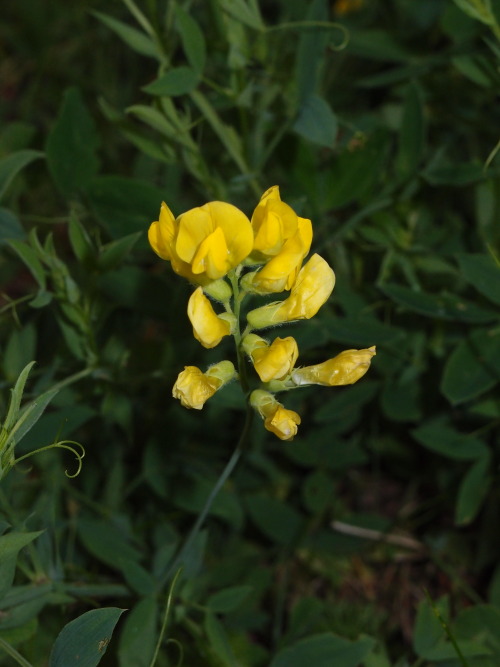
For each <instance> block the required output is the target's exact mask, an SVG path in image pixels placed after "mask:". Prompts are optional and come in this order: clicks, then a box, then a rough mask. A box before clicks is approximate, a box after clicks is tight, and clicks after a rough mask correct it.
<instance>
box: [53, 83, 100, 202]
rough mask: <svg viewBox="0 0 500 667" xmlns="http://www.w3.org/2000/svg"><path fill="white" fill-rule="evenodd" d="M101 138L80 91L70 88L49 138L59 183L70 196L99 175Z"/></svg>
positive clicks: (54, 169)
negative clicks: (98, 156)
mask: <svg viewBox="0 0 500 667" xmlns="http://www.w3.org/2000/svg"><path fill="white" fill-rule="evenodd" d="M97 146H98V138H97V133H96V129H95V125H94V121H93V119H92V117H91V115H90V114H89V112H88V111H87V108H86V107H85V104H84V102H83V99H82V96H81V93H80V91H79V90H78V89H77V88H69V89H67V90H66V92H65V93H64V96H63V101H62V105H61V107H60V110H59V114H58V117H57V119H56V122H55V123H54V125H53V127H52V130H51V131H50V133H49V136H48V139H47V162H48V166H49V170H50V173H51V174H52V177H53V179H54V182H55V184H56V185H57V187H58V188H59V190H60V191H61V193H62V194H63V195H64V196H66V197H72V196H74V195H75V194H76V193H77V192H79V191H82V190H85V188H86V187H87V185H88V184H89V182H90V181H91V179H92V178H93V177H94V176H95V175H96V173H97V170H98V167H99V161H98V159H97V153H96V151H97Z"/></svg>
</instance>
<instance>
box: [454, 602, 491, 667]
mask: <svg viewBox="0 0 500 667" xmlns="http://www.w3.org/2000/svg"><path fill="white" fill-rule="evenodd" d="M453 632H454V633H455V634H456V636H457V637H460V638H462V639H474V638H480V637H481V636H482V637H484V634H485V632H487V633H488V635H489V636H488V640H487V644H488V646H490V647H491V648H493V649H494V651H495V654H496V655H495V658H496V659H497V661H496V662H495V664H498V659H499V658H500V610H499V609H498V608H497V607H496V606H493V605H490V604H475V605H473V606H471V607H469V608H468V609H463V610H462V611H461V612H460V613H459V614H458V616H457V618H456V619H455V622H454V624H453Z"/></svg>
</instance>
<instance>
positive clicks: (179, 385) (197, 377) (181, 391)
mask: <svg viewBox="0 0 500 667" xmlns="http://www.w3.org/2000/svg"><path fill="white" fill-rule="evenodd" d="M221 385H222V381H221V380H219V379H218V378H216V377H207V376H206V375H205V374H204V373H202V372H201V370H200V369H199V368H197V367H196V366H185V367H184V370H183V371H182V372H181V373H179V376H178V378H177V381H176V383H175V384H174V387H173V389H172V396H173V397H174V398H177V399H179V400H180V402H181V405H183V406H184V407H185V408H194V409H195V410H201V409H202V407H203V405H204V404H205V402H206V401H208V399H209V398H210V397H212V396H213V395H214V394H215V392H216V391H217V389H219V388H220V386H221Z"/></svg>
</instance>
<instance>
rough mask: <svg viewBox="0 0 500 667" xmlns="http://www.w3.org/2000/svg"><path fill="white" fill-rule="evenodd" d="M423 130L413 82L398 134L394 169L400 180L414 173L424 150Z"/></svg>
mask: <svg viewBox="0 0 500 667" xmlns="http://www.w3.org/2000/svg"><path fill="white" fill-rule="evenodd" d="M424 140H425V128H424V113H423V105H422V96H421V92H420V89H419V87H418V86H417V85H416V83H415V82H412V83H411V84H410V85H409V86H408V90H407V92H406V96H405V99H404V106H403V120H402V122H401V128H400V132H399V151H398V156H397V159H396V169H397V171H398V173H399V176H400V177H401V178H402V179H408V178H410V177H411V176H412V174H414V173H415V171H416V170H417V167H418V165H419V162H420V158H421V156H422V154H423V150H424Z"/></svg>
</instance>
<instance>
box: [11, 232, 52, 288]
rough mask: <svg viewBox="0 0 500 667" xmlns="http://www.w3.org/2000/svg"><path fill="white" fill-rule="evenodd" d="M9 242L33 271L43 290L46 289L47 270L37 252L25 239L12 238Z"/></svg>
mask: <svg viewBox="0 0 500 667" xmlns="http://www.w3.org/2000/svg"><path fill="white" fill-rule="evenodd" d="M8 243H9V245H10V246H11V247H12V248H13V249H14V250H15V251H16V252H17V254H18V255H19V257H20V258H21V259H22V260H23V262H24V263H25V264H26V266H27V267H28V269H29V270H30V271H31V274H32V276H33V278H34V279H35V280H36V281H37V283H38V284H39V285H40V287H41V288H42V290H44V289H45V288H46V286H47V281H46V278H45V270H44V268H43V266H42V264H41V262H40V260H39V259H38V256H37V254H36V252H35V251H34V250H33V249H32V248H31V247H30V246H29V245H28V244H27V243H25V242H24V241H15V240H12V241H9V242H8Z"/></svg>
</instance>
